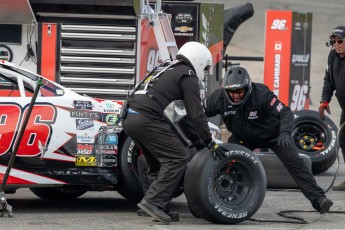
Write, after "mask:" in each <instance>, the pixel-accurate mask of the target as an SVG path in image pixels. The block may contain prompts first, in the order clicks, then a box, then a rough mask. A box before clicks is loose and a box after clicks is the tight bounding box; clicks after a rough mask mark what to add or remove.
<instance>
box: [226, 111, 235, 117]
mask: <svg viewBox="0 0 345 230" xmlns="http://www.w3.org/2000/svg"><path fill="white" fill-rule="evenodd" d="M231 114H236V110H230V111H226V112H224V116H227V115H231Z"/></svg>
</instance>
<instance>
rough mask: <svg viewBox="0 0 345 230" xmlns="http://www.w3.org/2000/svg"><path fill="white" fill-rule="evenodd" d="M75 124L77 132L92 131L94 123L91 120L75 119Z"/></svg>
mask: <svg viewBox="0 0 345 230" xmlns="http://www.w3.org/2000/svg"><path fill="white" fill-rule="evenodd" d="M75 124H76V128H77V129H78V130H93V125H94V121H93V120H91V119H76V120H75Z"/></svg>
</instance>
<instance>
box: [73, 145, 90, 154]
mask: <svg viewBox="0 0 345 230" xmlns="http://www.w3.org/2000/svg"><path fill="white" fill-rule="evenodd" d="M93 149H94V145H90V144H77V154H78V155H90V154H92V152H93Z"/></svg>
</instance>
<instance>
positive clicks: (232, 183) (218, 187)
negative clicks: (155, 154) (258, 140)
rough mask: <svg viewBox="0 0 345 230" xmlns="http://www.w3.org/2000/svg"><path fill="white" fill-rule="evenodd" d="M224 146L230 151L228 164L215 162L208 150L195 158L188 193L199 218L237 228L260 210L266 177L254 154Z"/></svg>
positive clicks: (187, 175) (188, 172) (188, 173)
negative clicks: (238, 224)
mask: <svg viewBox="0 0 345 230" xmlns="http://www.w3.org/2000/svg"><path fill="white" fill-rule="evenodd" d="M221 145H222V146H224V147H225V148H227V149H228V150H229V156H228V157H227V158H226V159H224V160H214V159H213V157H212V154H211V153H210V151H209V150H208V149H207V148H204V149H202V150H201V151H199V152H198V153H197V154H196V155H195V156H194V157H193V158H192V160H191V161H190V163H189V165H188V167H187V170H186V173H185V177H184V192H185V195H186V198H187V202H188V206H189V208H190V209H191V210H192V211H193V213H194V214H195V215H196V216H200V217H201V218H203V219H205V220H207V221H210V222H212V223H216V224H236V223H240V222H242V221H244V220H247V219H248V218H250V217H251V216H252V215H254V214H255V212H256V211H257V210H258V209H259V208H260V206H261V204H262V202H263V200H264V197H265V193H266V175H265V170H264V167H263V165H262V163H261V162H260V160H259V158H258V157H257V156H256V155H255V154H254V153H253V152H252V151H250V150H249V149H247V148H245V147H244V146H240V145H236V144H221ZM194 214H193V215H194Z"/></svg>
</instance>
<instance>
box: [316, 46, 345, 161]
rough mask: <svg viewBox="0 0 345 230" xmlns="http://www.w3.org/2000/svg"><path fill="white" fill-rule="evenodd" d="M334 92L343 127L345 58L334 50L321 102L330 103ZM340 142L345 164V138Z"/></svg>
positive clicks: (344, 113) (331, 53) (325, 78)
mask: <svg viewBox="0 0 345 230" xmlns="http://www.w3.org/2000/svg"><path fill="white" fill-rule="evenodd" d="M334 91H335V96H336V98H337V99H338V102H339V105H340V108H341V115H340V126H341V125H342V124H343V123H344V122H345V112H344V111H345V57H340V55H339V54H337V52H336V51H335V50H334V49H333V50H331V52H329V55H328V68H327V70H326V73H325V77H324V81H323V89H322V98H321V102H328V103H329V102H330V101H331V99H332V96H333V92H334ZM339 142H340V147H341V152H342V154H343V157H344V162H345V138H340V139H339Z"/></svg>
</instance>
